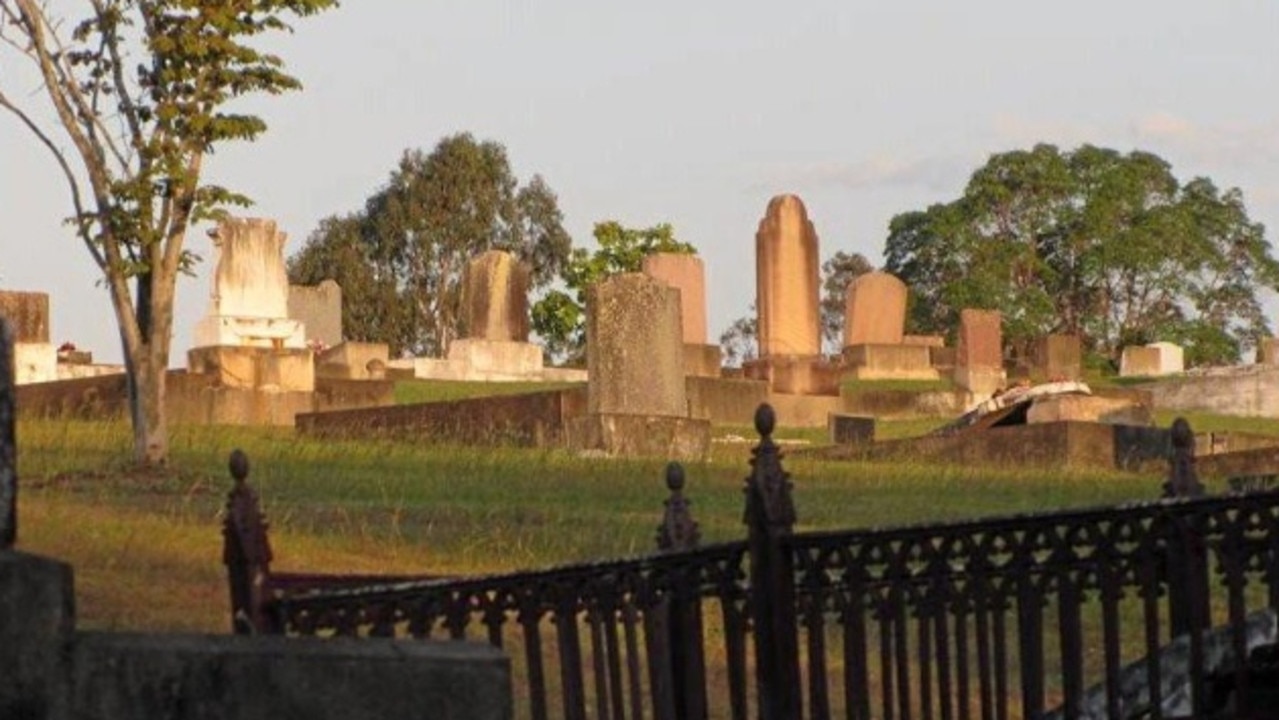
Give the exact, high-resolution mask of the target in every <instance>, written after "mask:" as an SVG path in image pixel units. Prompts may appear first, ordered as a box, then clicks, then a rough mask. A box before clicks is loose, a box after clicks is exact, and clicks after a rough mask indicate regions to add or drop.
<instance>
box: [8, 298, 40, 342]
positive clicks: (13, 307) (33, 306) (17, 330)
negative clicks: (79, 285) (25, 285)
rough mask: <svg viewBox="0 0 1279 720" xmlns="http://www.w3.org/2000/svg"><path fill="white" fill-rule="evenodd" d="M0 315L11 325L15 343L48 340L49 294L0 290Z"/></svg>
mask: <svg viewBox="0 0 1279 720" xmlns="http://www.w3.org/2000/svg"><path fill="white" fill-rule="evenodd" d="M0 317H2V318H4V319H6V320H8V321H9V324H10V325H11V326H12V327H13V341H14V342H15V343H47V342H49V294H48V293H42V292H17V291H13V290H0Z"/></svg>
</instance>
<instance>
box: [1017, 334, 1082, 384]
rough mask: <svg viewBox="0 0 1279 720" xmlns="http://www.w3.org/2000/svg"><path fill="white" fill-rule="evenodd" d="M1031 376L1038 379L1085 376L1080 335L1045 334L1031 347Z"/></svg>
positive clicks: (1069, 378)
mask: <svg viewBox="0 0 1279 720" xmlns="http://www.w3.org/2000/svg"><path fill="white" fill-rule="evenodd" d="M1029 370H1030V376H1031V378H1032V379H1034V380H1038V381H1044V380H1049V381H1059V380H1078V379H1079V378H1081V377H1083V360H1082V350H1081V347H1080V343H1079V336H1078V335H1045V336H1044V337H1041V338H1039V339H1038V340H1036V341H1035V344H1034V345H1033V346H1032V347H1031V357H1030V368H1029Z"/></svg>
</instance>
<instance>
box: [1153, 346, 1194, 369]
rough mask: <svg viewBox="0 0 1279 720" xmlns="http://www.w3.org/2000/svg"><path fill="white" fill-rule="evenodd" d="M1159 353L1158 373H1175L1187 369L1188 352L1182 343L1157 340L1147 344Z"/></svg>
mask: <svg viewBox="0 0 1279 720" xmlns="http://www.w3.org/2000/svg"><path fill="white" fill-rule="evenodd" d="M1147 347H1151V348H1154V349H1155V350H1156V351H1157V352H1158V353H1159V355H1158V360H1157V361H1156V370H1157V373H1156V374H1158V375H1175V374H1176V373H1180V372H1185V370H1186V353H1185V351H1184V350H1182V348H1181V346H1180V345H1176V344H1174V343H1170V342H1157V343H1151V344H1150V345H1147Z"/></svg>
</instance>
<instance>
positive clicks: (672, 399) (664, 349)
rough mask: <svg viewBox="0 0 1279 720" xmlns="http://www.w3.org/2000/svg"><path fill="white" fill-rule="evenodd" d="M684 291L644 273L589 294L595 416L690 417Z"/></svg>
mask: <svg viewBox="0 0 1279 720" xmlns="http://www.w3.org/2000/svg"><path fill="white" fill-rule="evenodd" d="M683 347H684V344H683V338H682V333H681V331H680V296H679V291H678V290H675V289H674V288H671V287H668V286H666V285H664V284H663V283H661V282H658V281H657V280H654V279H653V278H650V277H648V276H647V275H644V274H642V273H625V274H622V275H616V276H614V277H611V278H609V279H607V280H605V281H603V282H601V283H598V284H596V285H593V286H592V287H590V288H589V289H588V290H587V298H586V363H587V372H588V375H589V376H590V392H589V401H588V407H589V411H590V412H591V413H610V414H633V415H667V416H687V415H688V405H687V403H686V401H685V395H684V357H683Z"/></svg>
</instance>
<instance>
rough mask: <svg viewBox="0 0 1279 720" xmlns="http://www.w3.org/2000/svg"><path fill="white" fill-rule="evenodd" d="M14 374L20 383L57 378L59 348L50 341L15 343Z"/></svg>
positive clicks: (16, 381) (39, 381)
mask: <svg viewBox="0 0 1279 720" xmlns="http://www.w3.org/2000/svg"><path fill="white" fill-rule="evenodd" d="M13 375H14V382H15V383H17V384H18V385H27V384H30V383H43V382H53V381H54V380H57V379H58V349H57V348H55V347H54V346H53V345H51V344H49V343H24V342H16V343H14V344H13Z"/></svg>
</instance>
